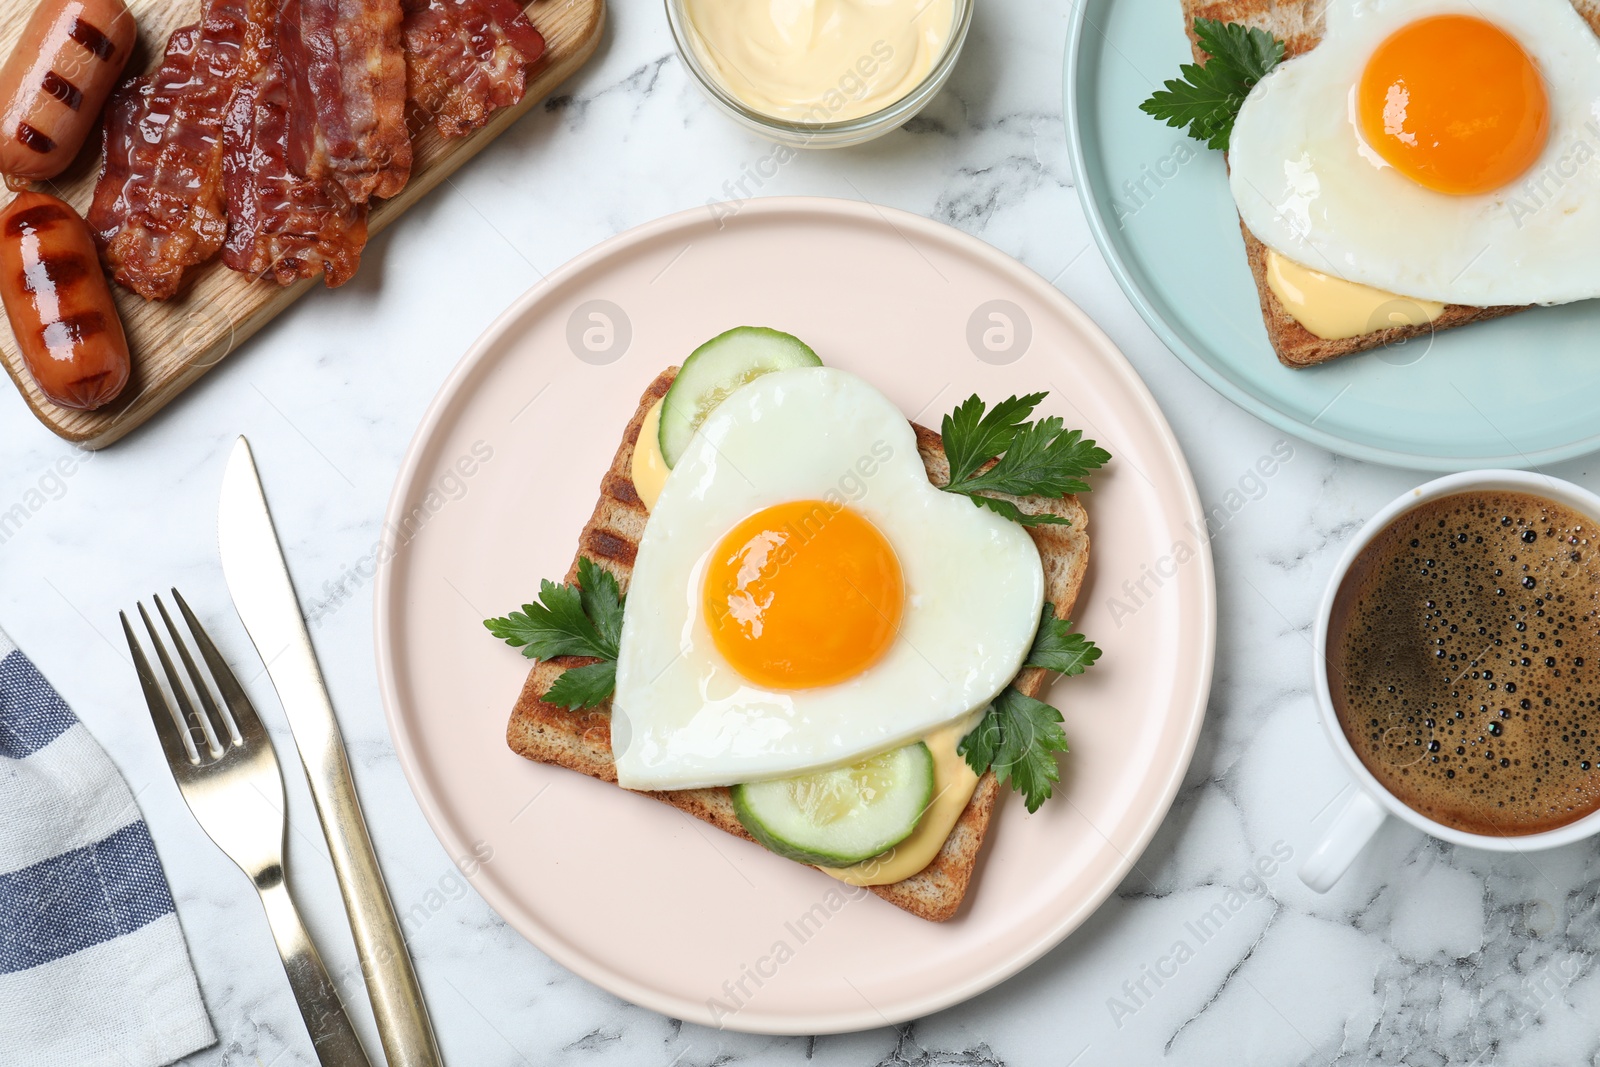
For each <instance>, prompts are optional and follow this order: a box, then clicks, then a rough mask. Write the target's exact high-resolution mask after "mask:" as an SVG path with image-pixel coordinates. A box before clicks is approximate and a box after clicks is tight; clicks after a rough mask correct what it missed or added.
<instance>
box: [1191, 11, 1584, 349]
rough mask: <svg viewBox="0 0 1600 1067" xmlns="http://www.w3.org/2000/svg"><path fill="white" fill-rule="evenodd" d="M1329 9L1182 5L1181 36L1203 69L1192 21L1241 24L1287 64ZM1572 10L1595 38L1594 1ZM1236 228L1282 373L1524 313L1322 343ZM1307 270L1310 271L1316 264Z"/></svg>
mask: <svg viewBox="0 0 1600 1067" xmlns="http://www.w3.org/2000/svg"><path fill="white" fill-rule="evenodd" d="M1333 2H1336V0H1333ZM1329 3H1330V0H1182V4H1183V26H1184V32H1185V33H1187V34H1188V35H1189V47H1190V49H1191V50H1192V51H1193V52H1194V61H1195V62H1196V63H1202V64H1203V63H1204V62H1205V59H1206V56H1205V53H1204V52H1202V51H1201V50H1200V44H1199V39H1198V38H1196V37H1195V35H1194V20H1195V19H1197V18H1204V19H1216V20H1218V21H1220V22H1242V23H1244V24H1245V25H1248V26H1254V27H1256V28H1258V29H1262V30H1265V31H1267V32H1268V33H1271V34H1272V35H1273V36H1275V37H1277V38H1279V39H1280V40H1282V41H1283V42H1284V58H1285V59H1292V58H1294V57H1295V56H1298V55H1303V54H1304V53H1306V52H1309V51H1311V49H1313V48H1315V47H1316V46H1317V44H1318V43H1319V42H1320V41H1321V40H1322V35H1323V32H1324V30H1325V25H1326V24H1325V21H1324V18H1323V13H1324V12H1325V11H1326V10H1327V8H1328V4H1329ZM1572 6H1573V7H1574V8H1575V9H1577V11H1578V13H1579V14H1580V15H1582V16H1583V17H1584V19H1585V20H1586V21H1587V22H1588V23H1589V26H1590V28H1591V29H1593V30H1594V32H1595V33H1596V34H1600V0H1572ZM1340 106H1343V105H1342V104H1341V105H1340ZM1239 228H1240V229H1241V230H1242V231H1243V232H1244V245H1245V255H1246V257H1247V258H1248V259H1249V261H1250V273H1251V275H1252V276H1253V277H1254V278H1255V283H1256V291H1257V295H1258V296H1259V298H1260V302H1261V318H1262V321H1263V322H1264V323H1265V324H1266V327H1267V339H1268V340H1269V341H1270V342H1271V343H1272V349H1273V351H1274V352H1276V353H1277V354H1278V360H1279V362H1281V363H1283V364H1284V365H1285V366H1288V367H1312V366H1316V365H1317V364H1319V363H1326V362H1328V361H1329V360H1333V359H1338V358H1339V357H1340V356H1348V355H1353V354H1355V353H1357V352H1368V351H1371V350H1373V349H1376V348H1384V347H1387V346H1388V345H1392V344H1398V343H1400V342H1403V341H1407V340H1410V339H1412V338H1415V337H1422V336H1426V335H1428V334H1433V333H1438V332H1439V331H1441V330H1449V329H1454V328H1455V327H1457V326H1468V325H1471V324H1472V323H1474V322H1486V321H1488V320H1490V319H1498V318H1501V317H1503V316H1506V315H1511V314H1514V313H1516V312H1518V311H1526V310H1527V308H1525V307H1520V306H1502V307H1487V308H1480V307H1469V306H1467V305H1464V304H1448V305H1446V306H1445V309H1444V314H1443V315H1441V316H1440V317H1439V318H1438V319H1437V320H1436V321H1434V322H1432V323H1426V324H1424V325H1421V326H1396V327H1394V328H1392V329H1387V330H1379V331H1378V332H1376V333H1370V334H1367V335H1365V336H1362V337H1351V338H1348V339H1346V340H1342V341H1325V340H1323V339H1322V338H1320V337H1318V336H1316V335H1315V334H1313V333H1312V332H1311V331H1310V330H1307V329H1306V328H1305V327H1304V326H1302V325H1300V323H1299V322H1297V321H1296V320H1295V318H1294V317H1293V316H1292V315H1290V314H1289V312H1288V310H1287V309H1286V308H1285V307H1284V306H1283V304H1282V303H1281V302H1280V301H1279V300H1278V298H1277V296H1276V295H1274V293H1273V292H1272V288H1271V287H1270V286H1269V285H1268V284H1267V269H1266V263H1267V247H1266V245H1264V244H1263V243H1262V242H1261V241H1260V239H1258V238H1257V237H1256V235H1255V234H1253V233H1251V232H1250V230H1249V228H1248V227H1246V226H1245V225H1244V223H1243V221H1241V222H1240V223H1239ZM1307 266H1311V267H1315V266H1316V264H1307Z"/></svg>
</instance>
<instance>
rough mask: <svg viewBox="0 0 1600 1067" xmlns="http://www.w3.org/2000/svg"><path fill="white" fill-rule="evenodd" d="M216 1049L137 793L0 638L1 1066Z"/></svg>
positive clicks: (141, 1066) (141, 1062) (114, 1061)
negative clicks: (130, 789)
mask: <svg viewBox="0 0 1600 1067" xmlns="http://www.w3.org/2000/svg"><path fill="white" fill-rule="evenodd" d="M215 1042H216V1035H215V1034H214V1033H212V1030H211V1022H210V1020H209V1019H208V1018H207V1016H206V1009H205V1004H204V1003H203V1002H202V1001H201V1000H200V990H199V989H198V987H197V986H196V985H195V977H194V968H193V966H192V965H191V964H190V962H189V953H188V949H187V946H186V945H185V944H184V940H183V931H182V930H181V929H180V928H179V926H178V915H177V912H176V911H175V910H174V909H173V904H172V893H171V891H170V890H169V889H168V888H167V879H166V875H165V874H163V873H162V870H161V863H160V861H159V860H158V859H157V858H156V850H155V845H154V843H152V842H151V840H150V831H149V830H148V829H147V828H146V827H145V824H144V819H143V818H142V817H141V816H140V814H139V809H138V807H137V806H136V805H135V804H134V802H133V796H132V794H130V793H129V792H128V784H127V783H126V782H124V781H123V780H122V775H120V774H119V773H117V769H116V766H115V765H113V764H112V762H111V761H110V760H109V759H108V758H106V754H105V752H104V751H103V750H102V749H101V748H100V746H99V745H98V744H97V743H96V742H95V740H94V738H93V737H91V736H90V735H89V732H88V731H87V730H85V729H84V727H83V724H82V723H80V722H79V721H78V719H77V717H76V716H75V715H73V714H72V709H71V708H69V707H67V705H66V703H65V702H64V701H63V700H62V699H61V697H59V696H58V695H57V694H56V691H55V690H54V689H52V688H51V687H50V683H49V682H47V681H45V680H44V678H43V676H41V675H40V674H39V672H38V671H37V670H36V669H35V668H34V666H33V664H32V662H30V661H29V660H28V657H26V656H24V655H23V654H22V653H21V652H19V651H17V649H16V646H15V645H13V644H12V643H11V641H10V640H9V639H8V638H7V637H6V635H5V634H4V633H3V632H0V1063H3V1064H5V1065H6V1067H61V1065H68V1064H70V1065H71V1067H101V1065H105V1067H158V1065H160V1064H166V1063H171V1062H172V1061H173V1060H176V1059H179V1058H180V1057H182V1056H186V1055H188V1054H189V1053H190V1052H193V1051H194V1050H196V1049H201V1048H205V1047H207V1046H208V1045H211V1044H214V1043H215Z"/></svg>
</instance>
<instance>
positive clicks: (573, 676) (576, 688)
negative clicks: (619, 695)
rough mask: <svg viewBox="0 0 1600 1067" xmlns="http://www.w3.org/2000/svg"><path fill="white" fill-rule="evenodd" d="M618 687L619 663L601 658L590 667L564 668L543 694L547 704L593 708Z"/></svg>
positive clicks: (560, 706) (573, 708)
mask: <svg viewBox="0 0 1600 1067" xmlns="http://www.w3.org/2000/svg"><path fill="white" fill-rule="evenodd" d="M616 687H617V663H616V661H615V660H601V661H600V662H599V663H591V664H589V665H588V666H587V667H569V668H568V669H567V670H565V671H562V672H561V677H559V678H557V679H556V680H555V683H554V684H553V685H551V686H550V689H549V691H548V692H546V693H545V695H544V702H545V703H546V704H554V705H555V706H556V707H558V708H567V709H569V710H572V711H576V710H578V709H579V708H592V707H594V706H595V705H596V704H599V703H601V702H602V701H604V700H605V699H606V698H607V697H609V696H610V695H611V693H612V691H613V690H615V689H616Z"/></svg>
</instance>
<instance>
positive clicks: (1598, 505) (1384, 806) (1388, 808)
mask: <svg viewBox="0 0 1600 1067" xmlns="http://www.w3.org/2000/svg"><path fill="white" fill-rule="evenodd" d="M1497 489H1498V490H1512V491H1515V492H1522V493H1528V494H1530V495H1533V496H1538V497H1543V498H1544V499H1546V500H1552V501H1555V502H1556V503H1558V504H1564V505H1566V506H1567V507H1569V508H1571V509H1572V510H1574V511H1576V512H1578V513H1579V514H1580V515H1584V516H1586V517H1588V518H1591V519H1594V520H1595V523H1596V526H1597V527H1600V496H1596V495H1595V494H1593V493H1591V492H1589V491H1588V490H1587V489H1582V488H1579V487H1578V486H1576V485H1573V484H1572V483H1571V482H1564V481H1562V480H1561V479H1559V478H1550V477H1547V476H1545V475H1542V474H1531V473H1528V472H1525V471H1509V470H1507V471H1469V472H1467V473H1465V474H1452V475H1449V476H1447V477H1444V478H1439V479H1437V480H1435V481H1431V482H1429V483H1428V484H1426V485H1423V486H1419V487H1417V488H1416V489H1413V490H1411V491H1410V492H1408V493H1406V494H1405V495H1404V496H1402V497H1400V498H1399V499H1398V500H1396V501H1394V502H1393V503H1391V504H1390V505H1389V506H1388V507H1386V508H1384V509H1383V510H1382V511H1380V512H1378V513H1377V514H1376V515H1374V516H1373V517H1372V520H1371V521H1370V522H1368V523H1367V524H1366V526H1364V527H1362V528H1361V531H1360V532H1359V533H1358V534H1356V536H1355V537H1354V538H1353V539H1352V540H1351V542H1350V544H1349V545H1347V546H1346V547H1345V551H1344V555H1343V556H1342V557H1341V558H1340V559H1339V564H1338V566H1336V567H1335V568H1334V569H1333V578H1332V579H1331V580H1330V581H1329V583H1328V589H1327V592H1326V593H1324V594H1323V597H1322V606H1321V607H1320V608H1319V609H1318V611H1317V626H1316V633H1315V634H1314V636H1313V637H1312V645H1313V653H1312V673H1313V677H1314V684H1313V687H1312V688H1313V690H1314V691H1315V693H1316V697H1317V708H1318V711H1319V712H1320V713H1321V716H1322V726H1323V729H1324V730H1326V731H1327V734H1328V743H1329V744H1330V745H1332V746H1333V750H1334V751H1335V752H1337V753H1338V754H1339V757H1340V759H1342V760H1343V761H1344V764H1345V767H1346V768H1347V769H1348V770H1349V772H1350V776H1351V778H1352V779H1354V781H1355V790H1354V791H1353V793H1352V794H1351V796H1350V799H1349V800H1347V801H1345V804H1344V807H1343V808H1342V809H1341V810H1340V812H1339V814H1338V815H1337V816H1335V817H1334V820H1333V822H1332V823H1331V824H1330V825H1329V826H1328V829H1327V831H1326V832H1325V833H1324V834H1323V836H1322V840H1321V841H1320V842H1318V844H1317V846H1316V847H1315V848H1314V849H1312V850H1311V854H1310V855H1309V856H1307V857H1306V861H1305V863H1304V864H1302V865H1301V867H1300V880H1301V881H1303V882H1305V884H1306V885H1308V886H1310V887H1311V888H1312V889H1314V890H1316V891H1317V892H1318V893H1326V892H1327V891H1328V890H1329V889H1331V888H1332V887H1333V884H1334V883H1335V882H1337V881H1338V880H1339V879H1340V877H1341V876H1343V874H1344V872H1345V871H1346V870H1348V869H1349V867H1350V864H1351V863H1353V862H1354V861H1355V858H1356V856H1357V855H1358V854H1360V852H1361V850H1362V849H1363V848H1364V847H1366V844H1367V842H1368V841H1370V840H1372V835H1373V834H1375V833H1377V832H1378V827H1380V826H1382V825H1383V823H1384V820H1385V819H1387V818H1388V817H1390V816H1393V817H1394V818H1397V819H1400V820H1402V821H1404V822H1408V823H1410V824H1411V825H1412V826H1415V827H1416V828H1417V829H1419V830H1421V831H1422V832H1423V833H1427V834H1432V835H1433V836H1434V837H1437V838H1439V839H1440V840H1441V841H1449V842H1450V843H1452V844H1456V845H1466V846H1468V847H1469V848H1481V849H1486V850H1488V851H1490V852H1531V851H1534V850H1536V849H1546V848H1557V847H1559V846H1561V845H1570V844H1572V843H1573V842H1574V841H1579V840H1582V839H1583V838H1586V837H1589V836H1590V835H1592V834H1595V833H1600V811H1593V812H1590V813H1589V814H1588V815H1585V816H1584V817H1583V818H1581V819H1578V820H1576V821H1574V822H1570V823H1568V824H1567V825H1565V826H1561V827H1558V828H1556V829H1554V830H1546V831H1544V832H1542V833H1536V834H1515V835H1512V834H1508V835H1505V836H1498V837H1496V836H1489V835H1486V834H1473V833H1467V832H1466V831H1464V830H1457V829H1455V828H1454V827H1450V826H1445V825H1444V824H1443V823H1438V822H1435V821H1434V820H1432V819H1430V818H1428V817H1427V816H1426V815H1423V814H1421V813H1419V812H1417V811H1416V810H1414V809H1412V808H1410V807H1408V806H1407V805H1406V804H1405V803H1404V802H1402V801H1401V800H1399V799H1398V798H1397V797H1395V795H1394V794H1393V793H1391V792H1389V791H1388V790H1387V789H1385V788H1384V787H1383V786H1382V785H1381V784H1380V783H1379V782H1378V779H1377V778H1376V777H1374V776H1373V774H1372V772H1371V771H1369V770H1367V768H1366V765H1365V764H1363V763H1362V762H1361V758H1360V757H1359V756H1357V755H1356V753H1355V750H1354V749H1353V748H1351V747H1350V742H1349V740H1348V739H1347V738H1346V737H1345V735H1344V728H1343V727H1342V726H1340V724H1339V717H1338V715H1337V713H1336V712H1335V711H1334V708H1333V696H1332V693H1331V692H1330V691H1329V688H1328V655H1327V648H1328V624H1329V619H1330V618H1331V617H1332V614H1333V602H1334V597H1335V596H1336V595H1337V594H1338V592H1339V587H1340V586H1341V585H1342V584H1343V583H1344V580H1345V576H1346V575H1347V574H1348V573H1349V571H1350V565H1351V564H1352V563H1353V562H1355V558H1356V556H1358V555H1359V554H1360V553H1361V551H1362V549H1364V548H1366V547H1367V545H1368V544H1369V543H1371V541H1372V539H1373V538H1374V537H1376V536H1378V534H1380V533H1382V532H1383V531H1384V530H1385V529H1387V528H1388V526H1389V524H1390V523H1392V522H1393V521H1394V520H1395V519H1396V518H1397V517H1398V516H1400V515H1402V514H1403V513H1405V512H1407V511H1410V510H1411V509H1412V508H1414V507H1417V506H1418V505H1420V504H1425V503H1427V502H1428V501H1430V500H1437V499H1439V498H1440V497H1445V496H1452V495H1454V494H1456V493H1469V492H1475V491H1482V490H1497Z"/></svg>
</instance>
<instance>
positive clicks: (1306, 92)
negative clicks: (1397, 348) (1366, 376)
mask: <svg viewBox="0 0 1600 1067" xmlns="http://www.w3.org/2000/svg"><path fill="white" fill-rule="evenodd" d="M1182 10H1183V20H1184V26H1185V27H1186V28H1187V29H1188V31H1189V40H1190V44H1191V46H1192V50H1193V52H1194V59H1195V62H1194V63H1193V64H1185V65H1184V66H1183V67H1182V69H1181V71H1180V72H1179V73H1180V77H1179V78H1176V79H1173V80H1170V81H1168V82H1167V83H1166V85H1165V87H1164V88H1163V89H1161V90H1159V91H1157V92H1156V93H1154V94H1153V95H1152V96H1151V97H1150V98H1149V99H1148V100H1146V101H1145V102H1144V103H1143V104H1142V105H1141V109H1142V110H1143V111H1145V112H1146V113H1148V114H1150V115H1152V116H1154V117H1155V118H1158V119H1161V120H1162V121H1165V122H1167V123H1168V124H1170V125H1172V126H1177V127H1181V128H1185V129H1187V130H1188V132H1189V134H1190V135H1191V136H1193V137H1195V138H1197V139H1199V140H1201V141H1204V142H1205V143H1206V144H1207V145H1208V146H1210V147H1211V148H1215V149H1221V150H1223V151H1225V152H1227V154H1228V156H1227V158H1228V172H1229V174H1228V181H1229V186H1230V188H1231V190H1232V193H1233V199H1234V203H1235V204H1236V206H1237V207H1238V210H1239V219H1240V225H1241V228H1242V229H1243V231H1244V245H1245V254H1246V255H1247V257H1248V258H1249V261H1250V269H1251V272H1252V273H1253V274H1254V277H1255V282H1256V288H1257V290H1258V293H1259V296H1260V304H1261V315H1262V318H1263V319H1264V321H1265V323H1266V327H1267V335H1268V337H1269V339H1270V340H1271V342H1272V346H1273V349H1274V350H1275V351H1276V352H1277V354H1278V358H1279V360H1280V361H1282V362H1283V363H1285V364H1287V365H1288V366H1291V367H1307V366H1312V365H1314V364H1318V363H1324V362H1326V361H1328V360H1331V359H1335V358H1337V357H1339V356H1343V355H1348V354H1350V353H1353V352H1363V351H1367V350H1369V349H1373V348H1379V347H1383V346H1386V345H1390V344H1393V343H1395V342H1398V341H1403V340H1406V339H1408V338H1410V337H1414V336H1416V335H1419V334H1427V333H1431V332H1436V331H1439V330H1445V329H1451V328H1454V327H1457V326H1466V325H1469V324H1471V323H1475V322H1480V321H1483V320H1486V319H1493V318H1499V317H1501V316H1503V315H1508V314H1511V313H1513V312H1517V311H1522V310H1525V309H1527V308H1529V307H1532V306H1535V305H1553V304H1566V303H1571V302H1574V301H1578V300H1589V299H1592V298H1594V297H1597V296H1600V254H1596V252H1595V249H1596V248H1600V36H1597V34H1600V0H1211V2H1207V0H1182Z"/></svg>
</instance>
